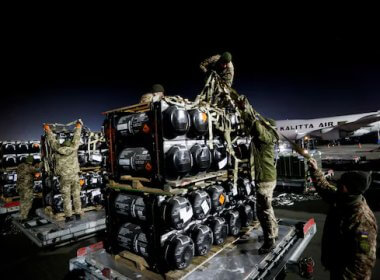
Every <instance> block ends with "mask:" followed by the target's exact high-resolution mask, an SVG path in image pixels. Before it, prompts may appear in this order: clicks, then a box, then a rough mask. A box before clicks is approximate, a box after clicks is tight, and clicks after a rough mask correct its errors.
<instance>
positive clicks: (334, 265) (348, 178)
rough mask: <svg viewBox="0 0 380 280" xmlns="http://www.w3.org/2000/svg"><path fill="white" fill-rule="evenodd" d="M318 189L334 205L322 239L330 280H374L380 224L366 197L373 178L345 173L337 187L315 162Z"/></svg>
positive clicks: (312, 165)
mask: <svg viewBox="0 0 380 280" xmlns="http://www.w3.org/2000/svg"><path fill="white" fill-rule="evenodd" d="M308 164H309V169H310V172H311V175H312V177H313V179H314V180H315V187H316V189H317V191H318V193H319V194H320V195H321V196H322V198H323V199H324V200H325V201H327V202H328V203H329V204H330V210H329V212H328V214H327V217H326V221H325V226H324V230H323V236H322V256H321V260H322V264H323V266H324V267H325V268H326V269H328V270H330V279H363V280H369V279H371V273H372V269H373V267H374V266H375V261H376V237H377V224H376V219H375V216H374V215H373V212H372V211H371V209H370V208H369V207H368V205H367V202H366V200H365V198H364V197H363V196H362V194H363V193H364V192H365V190H366V189H367V188H368V186H369V182H370V176H369V175H367V174H366V173H364V172H352V171H351V172H346V173H344V174H343V175H342V176H341V178H340V180H339V181H338V184H337V186H334V185H332V184H330V183H329V182H327V180H326V179H325V177H324V176H323V173H322V172H321V171H320V170H319V169H318V166H317V162H316V161H315V159H313V158H312V159H310V160H309V161H308Z"/></svg>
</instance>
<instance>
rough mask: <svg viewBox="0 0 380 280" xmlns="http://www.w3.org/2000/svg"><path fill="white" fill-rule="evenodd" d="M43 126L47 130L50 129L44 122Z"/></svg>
mask: <svg viewBox="0 0 380 280" xmlns="http://www.w3.org/2000/svg"><path fill="white" fill-rule="evenodd" d="M43 127H44V130H45V131H49V130H50V126H49V125H48V124H46V123H45V124H44V126H43Z"/></svg>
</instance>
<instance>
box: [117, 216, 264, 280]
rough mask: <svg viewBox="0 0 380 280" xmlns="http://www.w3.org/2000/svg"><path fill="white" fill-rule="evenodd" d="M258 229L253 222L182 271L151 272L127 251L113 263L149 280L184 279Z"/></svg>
mask: <svg viewBox="0 0 380 280" xmlns="http://www.w3.org/2000/svg"><path fill="white" fill-rule="evenodd" d="M258 227H259V224H258V223H257V222H255V223H254V224H253V225H252V226H249V227H247V228H242V229H241V231H240V235H239V237H234V236H229V237H227V239H226V240H225V242H224V243H223V244H221V245H213V246H212V247H211V250H210V252H209V253H208V254H206V255H205V256H197V257H194V258H193V260H192V262H191V264H190V265H189V266H188V267H187V268H186V269H183V270H171V271H168V272H167V273H165V274H164V275H162V274H159V273H156V272H153V271H151V270H150V266H149V264H148V263H147V262H146V260H145V259H144V258H143V257H141V256H138V255H135V254H133V253H131V252H129V251H123V252H121V253H120V254H118V255H116V256H114V258H115V261H117V262H119V263H122V264H124V265H126V266H127V267H128V268H129V269H131V270H133V271H136V272H139V273H141V274H143V276H145V277H147V278H149V279H155V280H179V279H183V278H185V277H186V276H187V275H189V274H190V273H192V272H193V271H195V270H197V269H198V268H199V267H201V266H203V265H204V264H205V263H206V262H208V261H210V260H211V259H212V258H214V257H215V256H216V255H218V254H219V253H220V252H221V251H223V250H224V249H226V248H233V247H234V243H235V242H236V241H238V240H239V239H240V237H241V236H244V235H248V234H249V233H250V232H251V231H252V230H254V229H256V228H258Z"/></svg>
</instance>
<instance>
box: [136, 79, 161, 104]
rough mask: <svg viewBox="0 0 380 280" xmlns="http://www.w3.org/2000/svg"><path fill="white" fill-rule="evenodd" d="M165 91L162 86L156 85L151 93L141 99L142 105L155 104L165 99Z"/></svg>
mask: <svg viewBox="0 0 380 280" xmlns="http://www.w3.org/2000/svg"><path fill="white" fill-rule="evenodd" d="M164 94H165V89H164V87H163V86H162V85H160V84H154V85H153V86H152V89H151V91H150V92H149V93H146V94H143V95H142V96H141V99H140V103H148V102H152V101H153V102H155V101H158V100H160V99H161V98H162V97H164Z"/></svg>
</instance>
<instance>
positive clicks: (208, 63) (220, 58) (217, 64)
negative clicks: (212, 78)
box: [200, 52, 234, 87]
mask: <svg viewBox="0 0 380 280" xmlns="http://www.w3.org/2000/svg"><path fill="white" fill-rule="evenodd" d="M200 68H201V70H202V71H203V72H204V73H207V72H209V71H212V70H213V71H215V72H216V73H218V74H219V76H220V77H221V78H222V79H223V81H224V82H225V83H226V84H227V85H228V86H229V87H231V86H232V82H233V80H234V65H233V64H232V55H231V53H229V52H224V53H223V54H221V55H220V54H217V55H214V56H211V57H209V58H207V59H205V60H204V61H202V62H201V64H200Z"/></svg>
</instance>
